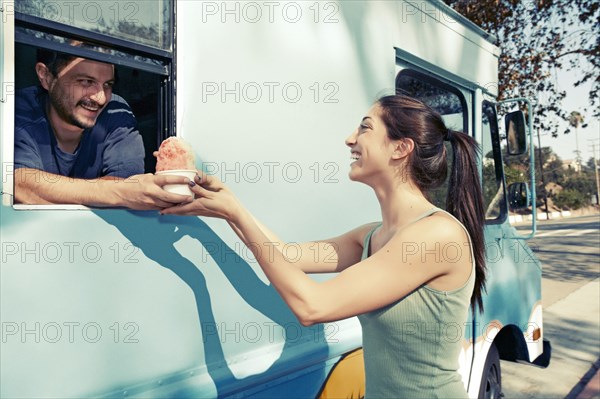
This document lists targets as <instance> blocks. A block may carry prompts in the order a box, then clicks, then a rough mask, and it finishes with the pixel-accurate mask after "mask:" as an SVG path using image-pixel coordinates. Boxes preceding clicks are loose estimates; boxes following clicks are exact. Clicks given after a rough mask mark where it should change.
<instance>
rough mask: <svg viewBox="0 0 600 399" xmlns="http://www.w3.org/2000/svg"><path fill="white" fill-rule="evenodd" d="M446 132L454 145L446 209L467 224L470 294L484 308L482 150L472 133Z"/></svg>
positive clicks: (478, 305) (474, 305) (477, 304)
mask: <svg viewBox="0 0 600 399" xmlns="http://www.w3.org/2000/svg"><path fill="white" fill-rule="evenodd" d="M446 136H447V137H448V141H450V143H451V145H452V168H451V169H450V179H449V182H448V194H447V197H446V210H447V211H448V212H450V213H451V214H452V215H454V216H455V217H456V218H457V219H458V220H459V221H460V222H461V223H462V224H463V225H464V226H465V228H466V229H467V231H468V232H469V236H470V237H471V243H472V248H473V256H474V257H475V259H474V260H475V287H474V289H473V296H472V297H471V309H472V310H473V311H475V309H476V307H479V310H480V311H483V300H482V293H483V291H484V290H485V243H484V236H483V224H484V220H485V210H484V206H483V195H482V190H481V182H480V174H479V168H478V165H479V163H478V161H479V157H480V154H481V152H480V149H479V145H478V144H477V142H476V141H475V140H474V139H473V138H472V137H471V136H469V135H466V134H464V133H461V132H455V131H451V130H448V132H447V133H446Z"/></svg>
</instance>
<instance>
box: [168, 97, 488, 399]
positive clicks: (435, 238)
mask: <svg viewBox="0 0 600 399" xmlns="http://www.w3.org/2000/svg"><path fill="white" fill-rule="evenodd" d="M444 141H449V142H450V143H451V145H452V149H453V154H454V157H453V158H454V161H453V165H452V166H453V167H452V169H451V170H452V172H451V176H450V181H449V189H448V197H447V208H448V211H449V213H448V212H446V211H443V210H441V209H438V208H436V207H435V206H434V205H433V204H432V203H431V202H430V201H429V200H428V199H427V196H426V192H427V190H429V189H431V188H434V187H436V186H439V185H441V184H442V183H443V182H444V181H445V179H446V174H447V162H446V156H447V154H446V146H445V145H444ZM346 145H348V147H350V153H351V157H352V158H353V159H354V160H355V161H354V162H353V163H352V165H351V169H350V179H351V180H354V181H359V182H362V183H365V184H367V185H369V186H370V187H372V188H373V190H374V191H375V194H376V196H377V199H378V200H379V205H380V207H381V214H382V220H383V221H382V222H381V223H375V224H369V225H365V226H361V227H358V228H357V229H355V230H352V231H350V232H348V233H346V234H343V235H341V236H339V237H336V238H332V239H330V240H326V241H320V242H317V243H306V244H304V245H303V246H302V249H303V251H301V259H300V260H299V261H297V260H296V259H295V261H294V263H291V262H288V261H287V260H286V258H285V256H284V255H283V254H282V253H281V252H277V251H275V254H273V251H265V250H262V248H260V245H261V244H260V243H266V242H268V243H270V246H271V247H273V244H272V243H273V242H278V243H280V241H279V239H278V238H277V237H276V236H275V235H274V234H273V233H272V232H270V231H269V230H268V229H267V228H266V227H264V226H263V225H262V224H260V223H259V222H258V221H256V219H254V218H253V217H252V215H251V214H250V213H249V212H248V211H247V210H246V209H245V208H244V207H243V206H242V205H241V204H240V203H239V202H238V200H237V199H236V198H235V197H234V195H233V193H232V192H231V191H230V190H229V189H228V188H227V187H226V186H225V185H223V184H222V183H221V182H219V181H218V180H217V179H215V178H214V177H211V176H206V175H201V176H197V177H196V182H190V186H191V187H192V190H193V191H194V193H195V194H196V200H194V201H193V202H191V203H189V204H183V205H180V206H176V207H173V208H169V209H167V210H164V211H163V212H162V213H164V214H178V215H200V216H211V217H218V218H223V219H225V220H226V221H227V222H228V223H229V225H230V226H231V228H232V229H233V230H234V231H235V233H236V234H237V235H238V236H239V237H240V238H241V239H242V240H243V241H244V243H245V244H246V245H247V246H248V248H250V249H251V250H252V251H253V253H254V255H255V257H256V258H257V260H258V262H259V264H260V266H261V267H262V269H263V271H264V272H265V274H266V275H267V277H268V278H269V280H270V281H271V283H272V284H273V285H274V287H275V288H276V289H277V291H278V292H279V294H280V295H281V296H282V298H283V299H284V300H285V302H286V303H287V304H288V306H289V307H290V308H291V310H292V311H293V312H294V314H295V315H296V316H297V317H298V319H299V321H300V322H301V323H302V324H303V325H305V326H308V325H312V324H314V323H322V322H328V321H334V320H340V319H343V318H347V317H350V316H358V317H359V320H360V322H361V325H362V328H363V348H364V357H365V370H366V385H367V386H366V397H372V398H408V397H415V396H418V397H452V398H459V397H465V398H466V397H467V394H466V391H465V388H464V385H463V383H462V381H461V378H460V375H459V374H458V371H457V369H458V355H459V352H460V347H461V341H462V337H463V336H464V328H465V321H466V320H467V313H468V307H469V303H470V304H471V307H472V308H473V309H475V308H476V306H477V305H478V306H479V307H481V305H482V302H481V292H482V289H483V288H484V281H485V264H484V244H483V220H484V210H483V200H482V196H481V188H480V183H479V172H478V169H477V156H478V152H477V144H476V143H475V141H474V140H473V139H472V138H470V137H469V136H467V135H466V134H463V133H459V132H454V131H450V130H448V129H447V128H446V126H445V125H444V122H443V120H442V118H441V117H440V115H439V114H437V113H436V112H435V111H434V110H432V109H431V108H429V107H428V106H426V105H425V104H423V103H421V102H419V101H417V100H415V99H412V98H409V97H406V96H386V97H383V98H381V99H379V100H378V101H377V102H376V103H375V104H374V105H373V106H372V107H371V109H370V110H369V111H368V113H367V115H366V116H365V117H364V118H363V119H362V121H361V123H360V126H359V127H358V128H357V129H356V130H355V131H354V132H353V133H352V134H351V135H350V136H349V137H348V138H347V139H346ZM315 245H318V246H319V251H315ZM276 247H278V248H282V247H283V243H280V245H278V246H276ZM315 252H316V253H319V254H321V255H322V256H323V260H315V259H314V254H315ZM331 257H333V259H335V262H333V263H332V262H331V261H330V259H331ZM325 259H327V260H328V261H325ZM330 272H339V274H338V275H337V276H336V277H335V278H333V279H331V280H328V281H326V282H321V283H319V282H316V281H314V280H312V279H311V278H309V277H308V276H307V275H306V273H330Z"/></svg>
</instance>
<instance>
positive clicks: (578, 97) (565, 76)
mask: <svg viewBox="0 0 600 399" xmlns="http://www.w3.org/2000/svg"><path fill="white" fill-rule="evenodd" d="M576 76H577V71H559V72H557V82H558V85H559V87H560V88H561V89H563V90H566V91H567V97H566V98H565V99H564V100H563V108H564V109H565V110H566V111H567V113H570V112H571V111H579V112H581V113H582V114H583V116H584V122H585V123H587V124H588V126H587V127H586V128H583V129H582V128H581V127H580V128H579V134H578V136H579V150H580V151H581V158H582V160H583V162H584V163H586V162H587V160H588V159H590V158H591V157H592V156H593V153H592V143H593V142H595V144H596V157H599V156H600V121H598V120H597V119H593V118H592V109H591V107H589V106H588V102H589V101H588V92H589V89H590V87H591V83H590V82H588V83H587V84H586V85H585V86H579V87H574V86H573V83H575V81H576ZM585 107H587V108H588V110H587V112H585V111H584V108H585ZM567 128H568V123H567V122H562V124H561V129H560V130H559V131H560V132H561V133H559V136H558V137H556V138H553V137H552V136H551V135H550V133H543V132H540V140H541V144H542V147H552V149H553V150H554V152H555V153H556V154H558V156H559V157H561V158H562V159H563V160H567V159H575V151H576V149H577V146H576V141H577V140H576V134H575V129H573V128H571V132H570V133H569V134H564V133H562V132H563V131H564V130H565V129H567ZM535 140H536V141H537V137H535ZM536 145H537V142H536Z"/></svg>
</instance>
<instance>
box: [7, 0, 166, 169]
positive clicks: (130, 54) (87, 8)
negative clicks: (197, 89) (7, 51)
mask: <svg viewBox="0 0 600 399" xmlns="http://www.w3.org/2000/svg"><path fill="white" fill-rule="evenodd" d="M92 8H93V9H92ZM15 10H16V11H17V12H16V13H15V60H14V62H15V89H17V90H19V89H23V88H26V87H30V86H35V85H38V84H39V80H38V77H37V75H36V72H35V64H36V53H37V51H38V50H39V49H46V50H50V51H54V52H57V53H62V54H67V55H70V56H75V57H81V58H85V59H90V60H93V61H100V62H103V63H108V64H113V65H114V71H115V82H114V86H113V93H114V94H117V95H118V96H120V97H122V98H123V99H124V100H125V101H126V102H127V103H128V105H129V107H130V108H131V111H132V112H133V113H134V115H135V118H136V121H137V129H138V131H139V133H140V135H141V137H142V140H143V146H144V152H145V157H144V172H146V173H148V172H154V170H155V165H156V161H155V159H154V157H153V156H152V152H153V151H155V150H156V149H157V148H158V145H159V144H160V142H161V141H162V140H164V139H165V138H167V137H168V136H171V135H174V134H175V116H174V115H175V106H174V104H175V73H174V59H175V52H174V4H173V2H172V1H162V0H157V1H132V2H93V3H81V4H79V3H73V2H63V3H57V2H49V1H45V0H36V1H32V0H23V1H19V2H16V3H15Z"/></svg>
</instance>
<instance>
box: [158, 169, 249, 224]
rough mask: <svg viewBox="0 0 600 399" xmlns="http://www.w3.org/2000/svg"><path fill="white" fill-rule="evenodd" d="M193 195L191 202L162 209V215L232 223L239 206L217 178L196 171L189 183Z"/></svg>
mask: <svg viewBox="0 0 600 399" xmlns="http://www.w3.org/2000/svg"><path fill="white" fill-rule="evenodd" d="M189 185H190V189H191V190H192V192H193V193H194V195H195V197H196V198H195V199H194V200H193V201H192V202H189V203H186V204H179V205H176V206H172V207H170V208H166V209H163V210H162V211H161V214H163V215H182V216H208V217H216V218H220V219H225V220H228V221H232V220H233V219H234V218H235V216H236V215H237V214H238V213H239V211H240V210H241V208H242V207H241V204H240V203H239V201H238V200H237V198H236V197H235V195H234V194H233V193H232V192H231V190H229V188H228V187H227V186H226V185H225V184H223V183H222V182H221V181H220V180H219V179H218V178H217V177H215V176H209V175H206V174H204V173H203V172H200V171H198V174H197V175H196V177H195V178H194V181H190V183H189Z"/></svg>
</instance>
